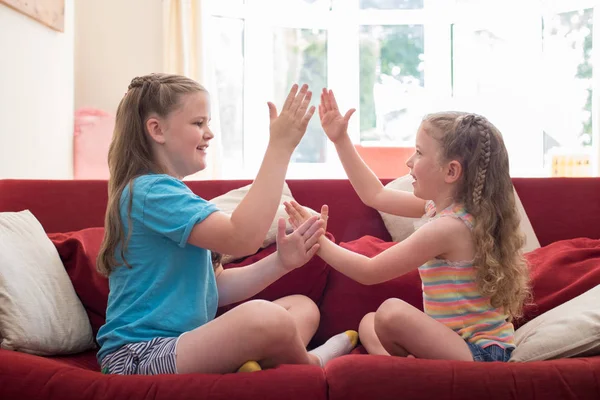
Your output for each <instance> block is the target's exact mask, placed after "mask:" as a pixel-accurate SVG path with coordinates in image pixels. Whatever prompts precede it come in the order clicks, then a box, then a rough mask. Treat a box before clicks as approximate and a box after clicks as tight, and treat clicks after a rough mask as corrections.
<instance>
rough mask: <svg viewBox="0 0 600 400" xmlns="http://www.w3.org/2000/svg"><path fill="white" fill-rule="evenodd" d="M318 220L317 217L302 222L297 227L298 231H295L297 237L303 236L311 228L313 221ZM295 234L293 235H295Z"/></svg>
mask: <svg viewBox="0 0 600 400" xmlns="http://www.w3.org/2000/svg"><path fill="white" fill-rule="evenodd" d="M317 220H318V218H317V217H310V218H309V219H307V220H306V221H304V222H303V223H302V224H301V225H300V226H299V227H298V229H296V232H297V233H298V234H299V235H302V236H304V234H305V233H306V232H307V231H308V230H309V229H310V228H311V226H312V225H313V224H314V223H315V221H317ZM296 232H295V233H296Z"/></svg>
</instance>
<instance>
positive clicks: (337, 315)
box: [314, 236, 423, 345]
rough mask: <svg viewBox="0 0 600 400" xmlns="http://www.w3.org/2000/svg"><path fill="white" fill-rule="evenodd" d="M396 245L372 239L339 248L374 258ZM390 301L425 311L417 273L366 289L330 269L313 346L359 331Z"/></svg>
mask: <svg viewBox="0 0 600 400" xmlns="http://www.w3.org/2000/svg"><path fill="white" fill-rule="evenodd" d="M395 244H396V243H393V242H385V241H383V240H381V239H379V238H376V237H373V236H364V237H362V238H360V239H357V240H354V241H351V242H348V243H340V246H342V247H344V248H346V249H348V250H351V251H354V252H356V253H359V254H363V255H365V256H367V257H374V256H376V255H377V254H379V253H381V252H382V251H384V250H386V249H388V248H390V247H392V246H393V245H395ZM390 297H396V298H400V299H402V300H404V301H406V302H407V303H410V304H412V305H413V306H414V307H417V308H418V309H420V310H422V309H423V294H422V291H421V280H420V278H419V273H418V271H417V270H414V271H411V272H409V273H408V274H405V275H403V276H401V277H398V278H395V279H392V280H390V281H388V282H383V283H380V284H377V285H372V286H365V285H362V284H360V283H357V282H355V281H353V280H352V279H350V278H348V277H346V276H345V275H343V274H341V273H339V272H337V271H335V270H334V269H331V271H330V273H329V279H328V281H327V289H326V290H325V294H324V295H323V301H322V302H321V306H320V311H321V323H320V325H319V329H318V330H317V333H316V334H315V339H314V344H315V345H318V344H322V343H323V342H324V341H326V340H327V339H329V338H330V337H331V336H333V335H335V334H337V333H340V332H343V331H345V330H347V329H354V330H356V329H358V324H359V323H360V320H361V319H362V318H363V316H364V315H365V314H367V313H369V312H372V311H375V310H377V308H378V307H379V306H380V305H381V303H383V302H384V301H385V300H386V299H388V298H390Z"/></svg>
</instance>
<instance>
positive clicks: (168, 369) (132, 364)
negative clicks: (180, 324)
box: [101, 336, 181, 375]
mask: <svg viewBox="0 0 600 400" xmlns="http://www.w3.org/2000/svg"><path fill="white" fill-rule="evenodd" d="M180 337H181V336H180ZM178 340H179V338H177V337H168V338H164V337H161V338H155V339H152V340H150V341H149V342H138V343H129V344H126V345H124V346H122V347H120V348H119V349H118V350H117V351H115V352H113V353H110V354H108V355H107V356H106V357H104V358H103V359H102V364H101V368H102V372H103V373H105V374H118V375H134V374H140V375H157V374H176V373H177V366H176V363H175V357H176V354H175V349H176V347H177V341H178Z"/></svg>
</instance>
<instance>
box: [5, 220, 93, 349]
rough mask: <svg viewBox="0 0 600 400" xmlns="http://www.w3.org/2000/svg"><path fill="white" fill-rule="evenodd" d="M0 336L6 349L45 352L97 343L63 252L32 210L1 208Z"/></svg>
mask: <svg viewBox="0 0 600 400" xmlns="http://www.w3.org/2000/svg"><path fill="white" fill-rule="evenodd" d="M0 337H1V338H2V343H1V346H0V347H2V348H3V349H8V350H17V351H22V352H26V353H31V354H37V355H43V356H48V355H59V354H71V353H79V352H82V351H84V350H87V349H90V348H93V347H94V341H93V337H92V328H91V326H90V321H89V319H88V317H87V314H86V312H85V310H84V308H83V305H82V304H81V301H80V300H79V298H78V297H77V295H76V294H75V289H73V285H72V284H71V280H70V279H69V276H68V275H67V272H66V271H65V267H64V265H63V264H62V262H61V260H60V257H59V255H58V252H57V251H56V248H55V247H54V245H53V244H52V242H51V241H50V239H48V236H47V235H46V233H45V232H44V229H43V228H42V225H41V224H40V223H39V222H38V220H37V219H36V218H35V217H34V216H33V214H31V213H30V212H29V211H28V210H26V211H21V212H5V213H0Z"/></svg>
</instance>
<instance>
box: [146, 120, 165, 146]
mask: <svg viewBox="0 0 600 400" xmlns="http://www.w3.org/2000/svg"><path fill="white" fill-rule="evenodd" d="M146 131H147V132H148V134H149V135H150V138H152V140H154V141H155V142H156V143H158V144H163V143H165V133H164V130H163V124H162V123H161V121H160V120H159V119H158V118H155V117H152V118H148V119H147V120H146Z"/></svg>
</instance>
